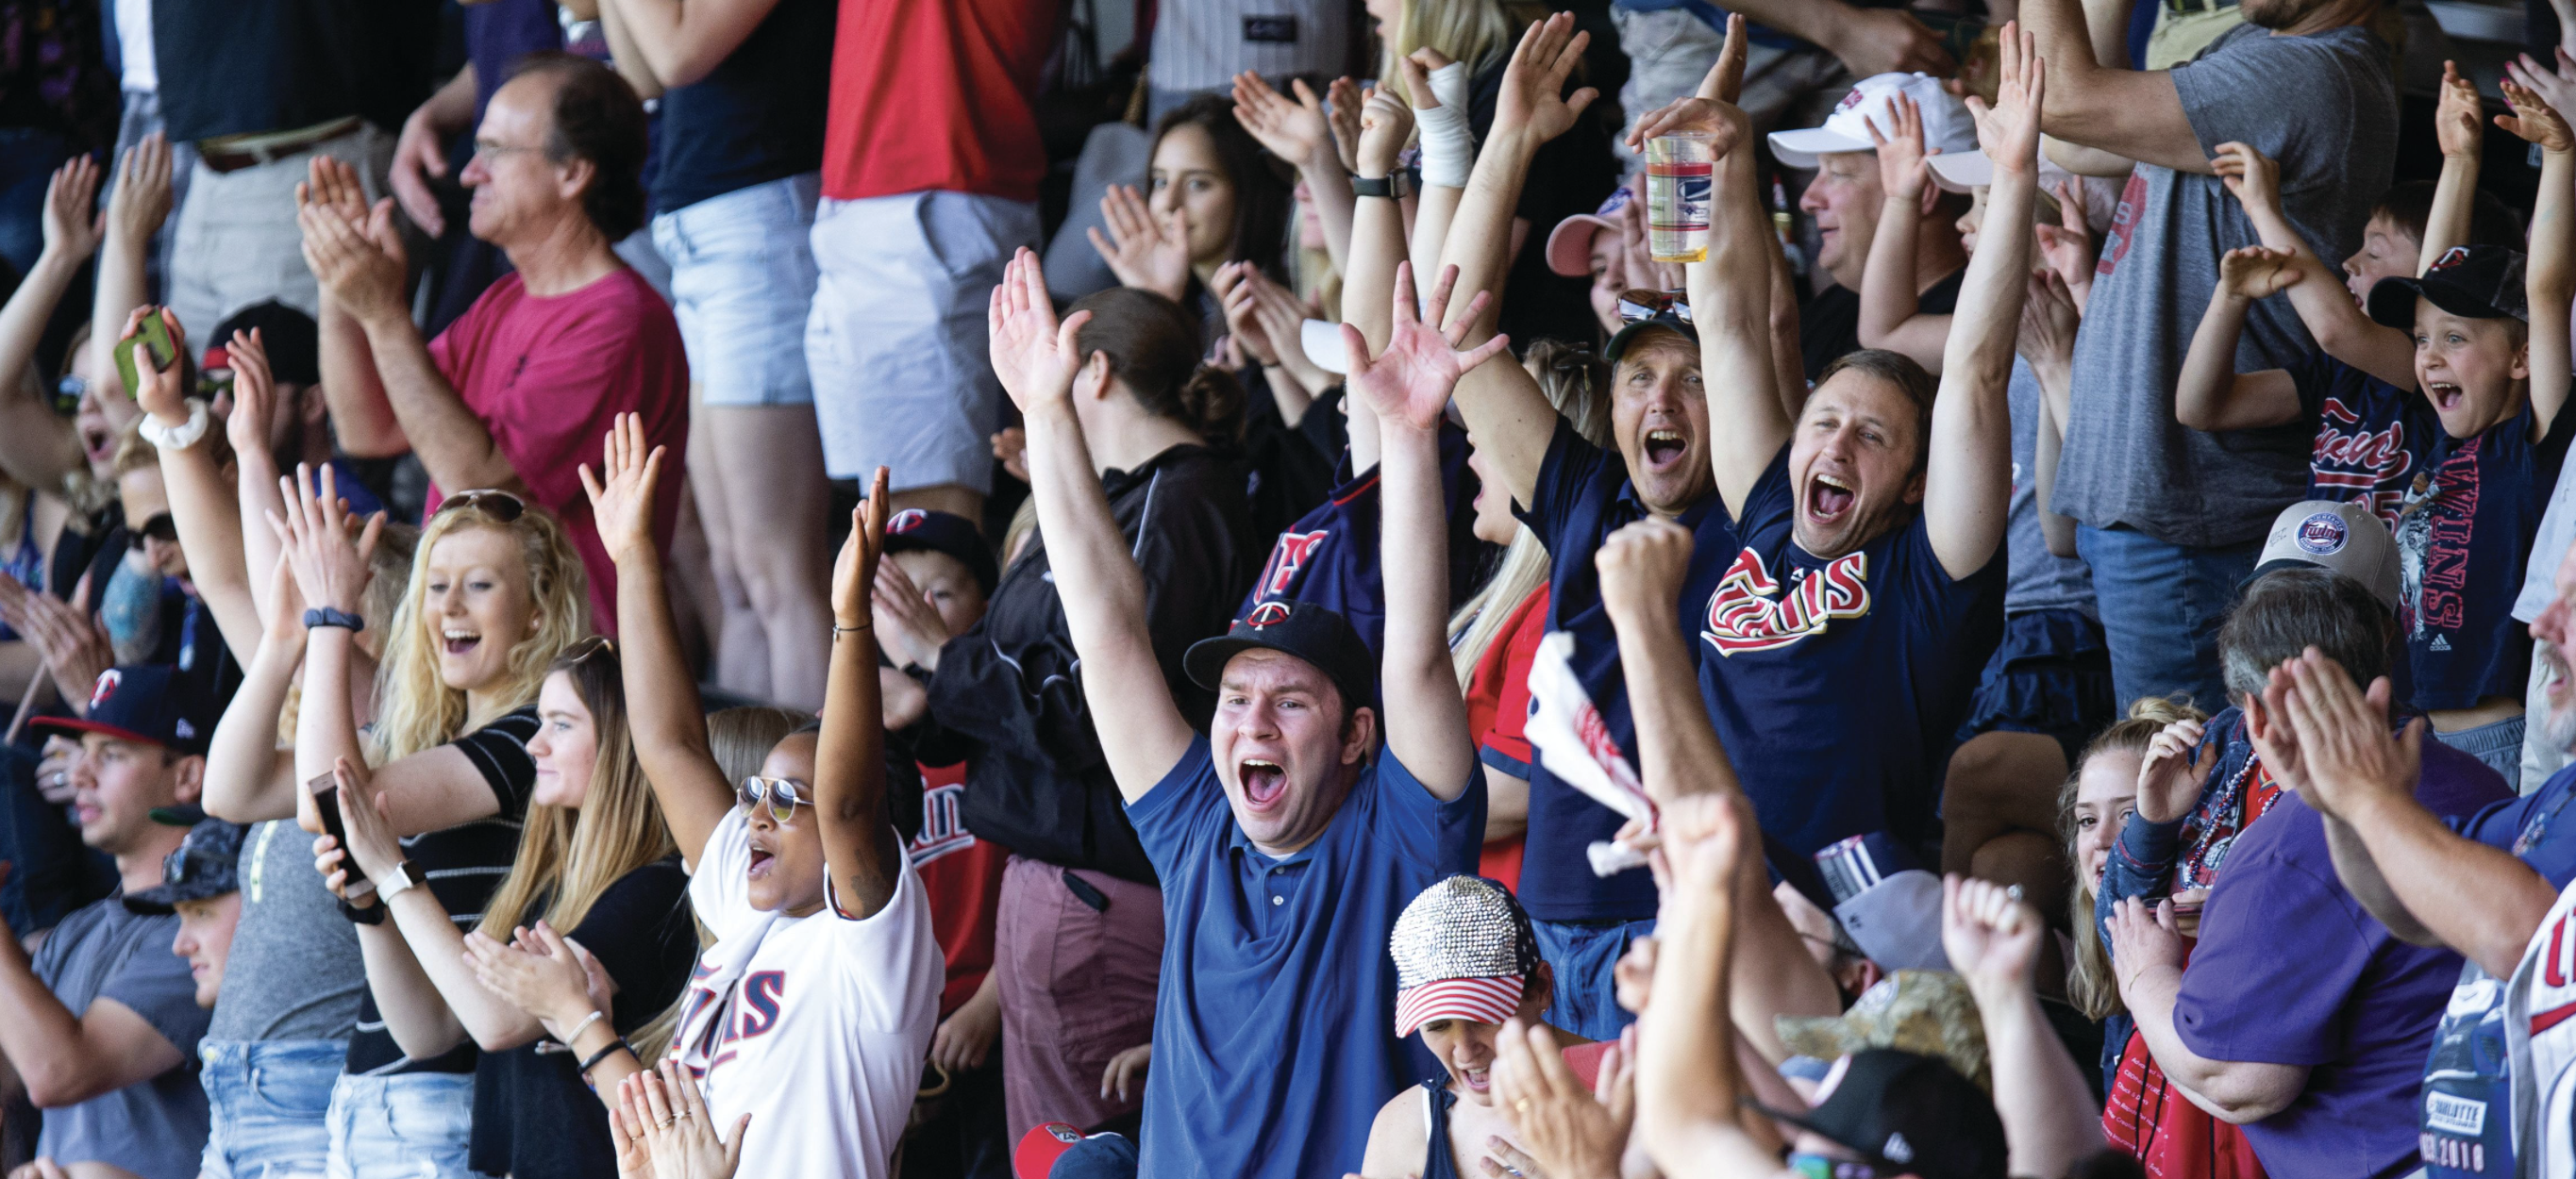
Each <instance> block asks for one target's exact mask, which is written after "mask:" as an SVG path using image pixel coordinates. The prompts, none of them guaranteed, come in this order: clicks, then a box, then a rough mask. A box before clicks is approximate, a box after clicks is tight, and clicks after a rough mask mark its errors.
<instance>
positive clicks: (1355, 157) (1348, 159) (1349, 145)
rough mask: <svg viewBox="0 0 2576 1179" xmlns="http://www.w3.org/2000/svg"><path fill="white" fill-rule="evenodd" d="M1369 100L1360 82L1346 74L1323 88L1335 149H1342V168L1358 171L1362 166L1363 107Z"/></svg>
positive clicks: (1353, 172) (1355, 172) (1354, 173)
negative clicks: (1361, 114)
mask: <svg viewBox="0 0 2576 1179" xmlns="http://www.w3.org/2000/svg"><path fill="white" fill-rule="evenodd" d="M1367 101H1368V98H1367V96H1365V95H1363V94H1361V93H1360V85H1359V83H1357V82H1354V81H1351V80H1350V79H1349V78H1347V77H1342V78H1335V79H1333V84H1332V85H1330V86H1327V87H1325V88H1324V102H1325V104H1326V108H1325V114H1326V115H1327V116H1328V117H1329V118H1330V123H1329V126H1331V128H1332V130H1333V150H1335V151H1337V152H1339V153H1341V157H1342V171H1345V172H1349V173H1352V174H1353V175H1357V174H1358V173H1359V170H1360V107H1361V106H1362V105H1363V104H1365V103H1366V102H1367Z"/></svg>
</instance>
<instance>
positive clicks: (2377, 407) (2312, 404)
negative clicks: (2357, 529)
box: [2288, 349, 2442, 528]
mask: <svg viewBox="0 0 2576 1179" xmlns="http://www.w3.org/2000/svg"><path fill="white" fill-rule="evenodd" d="M2288 371H2289V374H2290V381H2291V383H2292V385H2293V386H2294V387H2295V388H2297V390H2298V393H2299V409H2300V411H2301V412H2302V413H2304V414H2305V415H2306V416H2307V418H2308V419H2309V420H2311V421H2314V422H2315V423H2316V424H2317V438H2316V446H2315V448H2314V449H2313V450H2312V451H2310V453H2309V456H2308V498H2309V499H2322V500H2331V501H2334V502H2336V503H2343V502H2347V501H2352V500H2360V501H2363V502H2365V503H2367V504H2368V505H2369V506H2370V510H2371V513H2372V514H2373V515H2376V516H2378V517H2379V519H2380V522H2381V523H2383V524H2386V525H2388V526H2389V527H2390V528H2395V527H2397V512H2398V509H2399V508H2400V507H2401V506H2402V505H2403V504H2404V503H2405V500H2406V489H2407V487H2408V485H2409V484H2412V483H2413V482H2414V481H2415V476H2416V475H2417V474H2418V473H2419V472H2421V471H2422V470H2423V468H2424V456H2425V455H2426V454H2427V453H2429V452H2430V451H2431V449H2432V447H2433V445H2434V443H2435V441H2436V440H2438V439H2440V438H2441V437H2442V419H2441V418H2440V417H2439V416H2437V415H2435V414H2434V412H2433V404H2432V403H2431V402H2429V401H2426V400H2424V398H2423V396H2422V395H2421V394H2418V393H2417V392H2415V391H2414V390H2413V389H2403V388H2399V387H2398V386H2395V385H2391V384H2389V383H2388V382H2386V381H2383V380H2380V379H2379V378H2377V377H2374V376H2372V375H2370V374H2369V373H2366V372H2363V371H2361V370H2360V369H2357V368H2354V367H2352V366H2351V365H2348V364H2345V363H2344V362H2342V361H2340V360H2337V359H2335V358H2334V357H2331V356H2328V355H2326V354H2325V351H2324V350H2323V349H2319V350H2317V351H2316V352H2314V353H2312V354H2310V355H2309V357H2308V359H2307V361H2306V362H2305V363H2303V364H2299V365H2296V366H2293V367H2292V368H2290V369H2289V370H2288Z"/></svg>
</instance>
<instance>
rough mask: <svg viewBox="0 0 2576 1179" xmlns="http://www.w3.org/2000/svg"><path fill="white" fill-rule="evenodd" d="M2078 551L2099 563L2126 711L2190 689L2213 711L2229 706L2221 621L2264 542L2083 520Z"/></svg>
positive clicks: (2098, 591)
mask: <svg viewBox="0 0 2576 1179" xmlns="http://www.w3.org/2000/svg"><path fill="white" fill-rule="evenodd" d="M2075 551H2076V552H2078V553H2080V554H2082V555H2083V557H2084V563H2085V564H2087V565H2090V566H2092V567H2093V596H2094V600H2095V602H2096V603H2097V604H2098V605H2099V606H2100V608H2101V614H2102V632H2103V637H2104V638H2105V639H2106V640H2107V641H2108V642H2109V644H2110V647H2111V688H2112V691H2113V692H2115V693H2117V694H2118V696H2119V700H2118V705H2119V708H2120V710H2121V711H2122V712H2123V713H2125V712H2127V711H2128V708H2129V706H2130V705H2131V704H2134V703H2136V702H2137V701H2138V700H2139V699H2140V698H2142V697H2147V696H2163V695H2166V694H2169V693H2173V692H2187V693H2189V694H2190V695H2191V698H2192V701H2193V702H2194V703H2196V704H2198V705H2200V707H2201V708H2202V709H2203V710H2205V711H2208V712H2213V713H2214V712H2217V711H2218V710H2219V709H2222V708H2225V707H2227V684H2226V677H2225V676H2224V675H2223V674H2222V672H2221V670H2220V668H2219V663H2218V624H2219V623H2220V622H2221V621H2222V620H2224V619H2225V618H2226V617H2227V609H2228V607H2230V606H2232V605H2234V604H2235V603H2236V585H2237V583H2238V582H2241V581H2243V580H2245V575H2246V574H2249V573H2252V572H2253V571H2254V558H2255V557H2256V556H2257V555H2258V554H2260V553H2261V552H2262V551H2263V545H2262V542H2260V541H2247V542H2245V543H2243V544H2236V545H2228V546H2225V547H2223V548H2206V549H2202V548H2187V547H2184V546H2182V545H2177V544H2167V543H2165V542H2164V541H2161V540H2157V539H2156V538H2154V537H2152V536H2149V535H2147V534H2146V533H2143V532H2139V531H2137V530H2136V529H2133V528H2122V527H2111V528H2095V527H2093V526H2092V525H2090V524H2085V525H2079V526H2077V528H2076V530H2075Z"/></svg>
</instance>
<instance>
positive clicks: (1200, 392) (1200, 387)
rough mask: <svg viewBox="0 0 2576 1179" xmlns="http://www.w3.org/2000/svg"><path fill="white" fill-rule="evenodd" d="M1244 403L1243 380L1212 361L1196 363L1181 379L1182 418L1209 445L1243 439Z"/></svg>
mask: <svg viewBox="0 0 2576 1179" xmlns="http://www.w3.org/2000/svg"><path fill="white" fill-rule="evenodd" d="M1243 403H1244V392H1243V383H1242V382H1240V381H1237V380H1235V379H1234V374H1233V373H1230V372H1227V371H1225V370H1224V369H1222V368H1219V367H1217V366H1215V365H1213V364H1202V365H1200V366H1198V367H1197V368H1196V369H1193V370H1191V372H1190V379H1188V380H1186V381H1183V382H1181V389H1180V409H1181V413H1180V417H1181V421H1182V422H1184V423H1186V424H1187V425H1188V426H1189V427H1190V428H1191V429H1194V430H1197V431H1198V432H1199V437H1201V438H1204V439H1206V440H1207V441H1208V444H1209V445H1211V446H1227V445H1231V444H1233V443H1236V442H1240V441H1242V440H1243Z"/></svg>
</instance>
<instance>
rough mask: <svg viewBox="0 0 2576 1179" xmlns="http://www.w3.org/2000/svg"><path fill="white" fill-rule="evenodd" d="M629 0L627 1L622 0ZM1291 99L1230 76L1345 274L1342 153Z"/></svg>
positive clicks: (1240, 104) (1240, 111)
mask: <svg viewBox="0 0 2576 1179" xmlns="http://www.w3.org/2000/svg"><path fill="white" fill-rule="evenodd" d="M627 2H629V3H632V2H633V0H627ZM1289 86H1290V87H1291V88H1292V89H1294V90H1295V91H1296V92H1297V97H1296V98H1295V99H1293V100H1292V99H1290V98H1289V97H1287V96H1286V95H1283V94H1281V93H1279V92H1278V91H1276V90H1273V89H1271V88H1270V83H1268V82H1265V81H1262V80H1261V75H1260V74H1257V73H1254V72H1252V71H1251V70H1245V71H1244V72H1242V73H1239V74H1236V75H1235V76H1234V121H1235V122H1238V123H1241V124H1243V129H1244V130H1245V131H1248V132H1251V133H1252V137H1253V138H1254V139H1257V140H1259V141H1261V146H1263V147H1265V148H1267V149H1269V151H1270V154H1272V155H1274V156H1277V157H1279V158H1280V159H1282V160H1285V161H1287V162H1288V164H1289V165H1290V166H1292V167H1294V168H1296V169H1297V178H1298V179H1299V180H1302V181H1304V182H1305V183H1306V197H1307V199H1308V200H1311V201H1313V202H1314V204H1315V217H1316V219H1317V220H1319V221H1321V222H1323V226H1324V252H1325V253H1327V254H1329V255H1331V256H1332V259H1333V268H1334V269H1336V270H1340V271H1342V272H1344V273H1346V274H1347V273H1349V270H1350V264H1349V261H1348V259H1349V257H1350V246H1351V202H1352V200H1353V197H1352V195H1351V175H1350V173H1348V172H1345V171H1343V170H1342V155H1341V153H1340V152H1339V151H1337V150H1335V149H1334V146H1333V133H1332V129H1331V128H1330V127H1329V126H1328V125H1327V124H1326V122H1325V119H1324V100H1323V98H1322V97H1321V96H1319V95H1317V94H1316V93H1315V91H1314V88H1313V87H1310V86H1308V85H1306V80H1305V79H1303V78H1291V79H1289Z"/></svg>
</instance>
